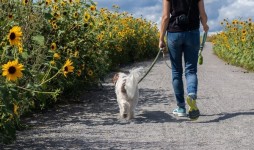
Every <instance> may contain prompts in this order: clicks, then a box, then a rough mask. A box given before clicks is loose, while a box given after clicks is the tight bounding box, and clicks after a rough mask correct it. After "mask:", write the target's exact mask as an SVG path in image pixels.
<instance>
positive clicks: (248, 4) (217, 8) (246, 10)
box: [95, 0, 254, 33]
mask: <svg viewBox="0 0 254 150" xmlns="http://www.w3.org/2000/svg"><path fill="white" fill-rule="evenodd" d="M95 2H97V4H98V5H97V7H98V8H102V7H104V8H108V9H112V5H114V4H116V5H118V6H119V7H120V11H126V12H129V13H131V14H133V16H134V17H141V16H143V18H146V19H148V20H151V21H153V22H155V23H157V24H158V26H159V25H160V21H161V11H162V0H95ZM204 2H205V8H206V12H207V15H208V18H209V22H208V24H209V26H210V33H214V32H219V31H221V30H222V27H221V25H220V22H221V21H222V20H223V19H230V20H232V19H239V18H242V19H248V18H252V20H254V0H204Z"/></svg>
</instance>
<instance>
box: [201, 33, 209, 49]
mask: <svg viewBox="0 0 254 150" xmlns="http://www.w3.org/2000/svg"><path fill="white" fill-rule="evenodd" d="M206 38H207V32H204V33H203V39H202V42H201V45H200V51H203V48H204V45H205V42H206Z"/></svg>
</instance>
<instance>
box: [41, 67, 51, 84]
mask: <svg viewBox="0 0 254 150" xmlns="http://www.w3.org/2000/svg"><path fill="white" fill-rule="evenodd" d="M50 71H51V67H50V68H49V70H48V72H47V73H46V74H45V76H44V77H43V79H42V81H41V83H43V82H44V81H45V80H46V79H47V77H48V75H49V73H50Z"/></svg>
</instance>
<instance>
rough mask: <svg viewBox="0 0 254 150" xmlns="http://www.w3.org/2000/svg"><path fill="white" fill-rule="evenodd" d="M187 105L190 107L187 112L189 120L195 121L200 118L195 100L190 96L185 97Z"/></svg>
mask: <svg viewBox="0 0 254 150" xmlns="http://www.w3.org/2000/svg"><path fill="white" fill-rule="evenodd" d="M187 104H188V105H189V106H190V108H189V111H188V113H189V118H190V119H191V120H197V119H198V117H199V116H200V112H199V109H198V107H197V104H196V99H193V98H192V97H191V96H187Z"/></svg>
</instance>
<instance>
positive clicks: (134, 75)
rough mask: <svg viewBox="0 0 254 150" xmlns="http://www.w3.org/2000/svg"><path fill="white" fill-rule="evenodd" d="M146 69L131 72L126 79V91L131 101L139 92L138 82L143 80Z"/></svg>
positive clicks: (140, 68) (136, 69)
mask: <svg viewBox="0 0 254 150" xmlns="http://www.w3.org/2000/svg"><path fill="white" fill-rule="evenodd" d="M143 73H144V69H143V68H142V67H139V68H135V69H132V70H130V74H129V75H128V76H127V78H126V83H125V89H126V92H127V95H128V97H129V98H130V99H133V98H134V96H135V93H136V91H137V90H138V82H139V80H140V79H141V76H142V74H143Z"/></svg>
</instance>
